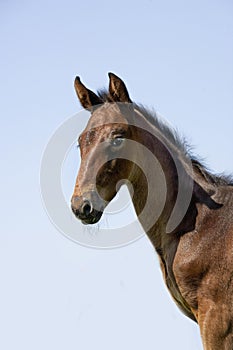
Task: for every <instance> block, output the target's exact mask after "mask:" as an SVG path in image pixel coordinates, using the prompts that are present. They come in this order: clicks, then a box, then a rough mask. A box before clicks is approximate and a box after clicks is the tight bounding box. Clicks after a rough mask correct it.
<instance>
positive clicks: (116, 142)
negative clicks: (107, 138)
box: [111, 137, 124, 147]
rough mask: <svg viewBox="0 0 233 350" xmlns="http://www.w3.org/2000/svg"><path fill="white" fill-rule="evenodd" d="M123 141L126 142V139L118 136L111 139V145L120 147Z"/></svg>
mask: <svg viewBox="0 0 233 350" xmlns="http://www.w3.org/2000/svg"><path fill="white" fill-rule="evenodd" d="M123 142H124V139H123V138H122V137H116V138H115V139H113V140H112V141H111V145H112V146H113V147H120V146H121V145H122V143H123Z"/></svg>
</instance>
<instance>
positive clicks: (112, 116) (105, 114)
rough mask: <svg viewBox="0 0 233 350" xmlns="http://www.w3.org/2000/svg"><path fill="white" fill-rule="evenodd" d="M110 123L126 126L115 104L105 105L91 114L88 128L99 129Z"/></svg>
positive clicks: (124, 119) (125, 121)
mask: <svg viewBox="0 0 233 350" xmlns="http://www.w3.org/2000/svg"><path fill="white" fill-rule="evenodd" d="M111 123H121V124H128V123H127V120H126V118H125V117H124V116H123V115H122V113H121V111H120V108H119V107H118V106H117V104H112V103H105V104H104V105H102V106H101V107H99V108H98V109H96V110H95V111H94V112H93V114H92V115H91V118H90V119H89V122H88V127H89V128H94V127H100V126H105V125H107V124H111Z"/></svg>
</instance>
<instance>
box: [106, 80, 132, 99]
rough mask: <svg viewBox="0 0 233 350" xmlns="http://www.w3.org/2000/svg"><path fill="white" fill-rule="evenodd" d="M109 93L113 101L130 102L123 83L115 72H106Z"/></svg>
mask: <svg viewBox="0 0 233 350" xmlns="http://www.w3.org/2000/svg"><path fill="white" fill-rule="evenodd" d="M108 76H109V95H110V97H111V98H112V99H113V101H115V102H127V103H132V101H131V99H130V97H129V93H128V90H127V88H126V86H125V83H124V82H123V81H122V80H121V79H120V78H119V77H118V76H116V75H115V74H113V73H108Z"/></svg>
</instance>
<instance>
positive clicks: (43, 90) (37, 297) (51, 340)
mask: <svg viewBox="0 0 233 350" xmlns="http://www.w3.org/2000/svg"><path fill="white" fill-rule="evenodd" d="M0 40H1V58H0V61H1V68H0V69H1V80H0V95H1V126H2V127H1V130H2V133H1V143H2V146H1V152H2V157H1V159H2V166H1V175H2V180H1V181H2V189H1V196H2V201H1V203H2V204H1V214H2V215H1V217H2V219H1V226H2V230H1V235H0V239H1V242H0V270H1V272H0V276H1V290H0V309H1V313H0V328H1V337H0V348H2V349H4V350H13V349H16V348H17V349H23V350H29V349H35V350H37V349H38V350H39V349H45V350H47V349H56V350H63V349H70V350H73V349H82V350H91V349H93V348H95V349H101V350H107V349H108V350H109V349H111V350H118V349H121V350H124V349H127V350H128V349H131V348H132V349H134V350H141V349H143V348H145V349H147V350H152V349H153V350H154V349H164V350H166V349H169V350H170V349H179V350H187V349H190V350H194V349H201V343H200V340H199V334H198V328H197V326H196V325H195V324H194V323H193V322H192V321H189V320H188V319H187V318H186V317H184V316H183V315H182V314H181V313H180V311H179V310H178V309H177V308H176V306H175V305H174V304H173V302H172V301H171V299H170V296H169V295H168V293H167V291H166V289H165V287H164V284H163V282H162V278H161V274H160V271H159V266H158V262H157V258H156V256H155V254H154V251H153V249H152V247H151V245H150V243H149V242H148V240H147V239H146V238H142V239H140V240H139V241H137V242H136V243H134V244H131V245H128V246H126V247H124V248H120V249H115V250H108V251H102V250H95V249H88V248H85V247H82V246H80V245H78V244H75V243H73V242H72V241H70V240H68V239H66V238H65V237H64V236H62V235H61V234H60V233H59V232H58V231H57V230H56V228H55V227H54V226H53V225H52V224H51V222H50V221H49V219H48V217H47V215H46V213H45V211H44V209H43V206H42V203H41V198H40V189H39V171H40V161H41V157H42V153H43V150H44V147H45V146H46V143H47V142H48V140H49V138H50V136H51V134H52V133H53V132H54V130H55V129H56V128H57V126H58V125H60V124H61V123H62V122H63V121H64V120H65V119H66V118H67V117H69V116H71V115H73V114H75V113H76V112H77V111H79V110H80V106H79V104H78V101H77V99H76V96H75V92H74V90H73V79H74V77H75V75H80V76H81V77H82V79H83V81H84V82H85V83H86V84H87V85H88V86H89V87H90V88H92V89H97V88H100V87H103V86H104V85H107V83H108V80H107V72H108V71H112V72H115V73H116V74H118V75H119V76H121V77H122V78H123V79H124V80H125V81H126V83H127V86H128V89H129V91H130V94H131V97H132V98H133V99H134V100H135V101H137V102H142V103H145V104H146V105H148V106H153V107H154V108H155V109H156V110H158V111H159V112H160V113H161V114H162V115H163V116H164V117H166V119H168V120H169V121H170V122H171V123H172V124H173V125H174V126H175V127H177V128H178V129H179V130H180V131H181V133H182V134H184V135H186V137H187V139H188V140H189V141H190V142H191V143H192V144H194V146H195V149H196V151H197V153H198V154H200V155H201V156H203V157H204V158H205V159H206V161H207V164H208V165H209V166H210V168H211V169H213V170H214V171H216V172H222V171H226V172H228V173H229V172H232V173H233V157H232V151H233V141H232V132H233V118H232V114H233V99H232V96H233V64H232V62H233V4H232V2H231V1H230V0H223V1H221V2H220V1H216V0H212V1H210V0H207V1H200V0H197V1H189V2H187V1H181V0H178V1H175V2H174V1H171V0H168V1H153V0H152V1H149V0H148V1H143V2H140V3H137V2H135V1H121V0H120V1H118V2H113V3H111V2H109V1H98V2H96V3H95V2H91V1H90V0H87V1H85V2H80V1H69V0H68V1H66V2H62V1H54V0H52V1H49V2H47V1H44V0H42V1H40V2H39V1H38V2H35V1H27V0H25V1H20V2H16V1H1V3H0Z"/></svg>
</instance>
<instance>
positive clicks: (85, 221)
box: [81, 211, 103, 225]
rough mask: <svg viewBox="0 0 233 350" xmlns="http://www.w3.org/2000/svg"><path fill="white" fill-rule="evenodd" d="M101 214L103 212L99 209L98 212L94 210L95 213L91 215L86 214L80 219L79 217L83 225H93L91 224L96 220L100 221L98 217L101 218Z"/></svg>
mask: <svg viewBox="0 0 233 350" xmlns="http://www.w3.org/2000/svg"><path fill="white" fill-rule="evenodd" d="M102 214H103V213H102V212H101V211H99V212H96V211H95V213H93V214H92V215H90V216H88V217H86V218H82V219H81V222H82V224H84V225H93V224H96V223H97V222H99V221H100V218H101V216H102Z"/></svg>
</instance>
